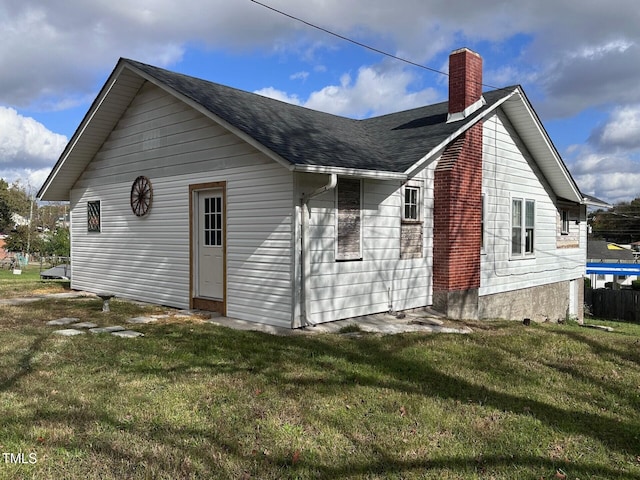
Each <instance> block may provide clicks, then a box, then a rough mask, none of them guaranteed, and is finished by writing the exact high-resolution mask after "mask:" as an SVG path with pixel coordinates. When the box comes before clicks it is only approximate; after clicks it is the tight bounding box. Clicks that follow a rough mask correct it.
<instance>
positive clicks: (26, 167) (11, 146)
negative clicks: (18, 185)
mask: <svg viewBox="0 0 640 480" xmlns="http://www.w3.org/2000/svg"><path fill="white" fill-rule="evenodd" d="M66 144H67V138H66V137H65V136H64V135H59V134H56V133H53V132H51V131H49V130H48V129H47V128H46V127H45V126H44V125H42V124H41V123H39V122H37V121H35V120H34V119H33V118H29V117H24V116H22V115H20V114H18V112H16V111H15V110H14V109H12V108H5V107H0V175H1V176H2V177H3V178H5V179H9V180H16V179H21V180H23V181H27V180H28V181H30V182H31V184H32V185H36V182H38V181H41V180H44V178H42V179H41V177H42V172H43V171H49V170H50V168H51V166H53V164H54V163H55V161H56V160H57V159H58V157H59V155H60V153H61V152H62V150H63V149H64V147H65V145H66ZM38 185H39V184H38Z"/></svg>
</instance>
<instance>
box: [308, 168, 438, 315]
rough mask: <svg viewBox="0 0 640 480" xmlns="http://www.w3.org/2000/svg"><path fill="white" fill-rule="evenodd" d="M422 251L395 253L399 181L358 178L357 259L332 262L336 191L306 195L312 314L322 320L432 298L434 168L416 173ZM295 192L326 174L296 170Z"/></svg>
mask: <svg viewBox="0 0 640 480" xmlns="http://www.w3.org/2000/svg"><path fill="white" fill-rule="evenodd" d="M420 176H421V178H425V177H427V176H428V177H430V178H431V181H424V184H425V185H426V186H425V188H424V189H423V190H424V191H423V192H422V193H423V195H422V198H421V209H422V212H423V214H424V224H423V228H424V235H423V236H424V238H425V241H424V254H423V255H422V256H421V257H420V258H411V259H401V258H400V239H401V235H400V231H401V222H402V209H403V206H404V197H403V195H404V189H403V187H402V185H401V184H400V182H391V181H381V180H368V179H366V180H362V260H361V261H357V262H336V261H335V260H336V258H335V242H336V235H335V228H336V218H335V212H336V208H335V193H334V192H327V193H324V194H322V195H320V196H318V197H315V198H314V199H312V200H311V202H310V204H309V206H310V211H311V217H310V229H309V236H310V257H311V272H310V274H311V275H310V279H309V282H310V287H311V288H310V303H311V305H310V306H311V310H310V313H311V320H312V321H313V322H325V321H330V320H335V319H341V318H350V317H355V316H359V315H366V314H371V313H379V312H386V311H388V310H390V309H391V310H404V309H407V308H418V307H423V306H427V305H430V304H431V296H432V273H431V269H432V261H431V256H432V255H431V252H432V249H433V242H432V238H433V234H432V231H433V225H432V217H433V216H432V215H431V212H432V211H433V188H432V185H433V181H432V179H433V168H432V167H428V169H427V170H426V171H424V172H422V173H421V174H420ZM297 177H298V195H297V196H301V194H302V193H309V192H311V191H313V190H315V189H316V188H317V187H319V186H321V185H323V184H326V175H318V176H314V175H311V174H298V175H297Z"/></svg>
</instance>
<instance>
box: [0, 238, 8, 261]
mask: <svg viewBox="0 0 640 480" xmlns="http://www.w3.org/2000/svg"><path fill="white" fill-rule="evenodd" d="M5 238H7V237H6V235H2V234H0V260H4V259H5V258H7V257H8V256H9V252H7V249H6V242H5Z"/></svg>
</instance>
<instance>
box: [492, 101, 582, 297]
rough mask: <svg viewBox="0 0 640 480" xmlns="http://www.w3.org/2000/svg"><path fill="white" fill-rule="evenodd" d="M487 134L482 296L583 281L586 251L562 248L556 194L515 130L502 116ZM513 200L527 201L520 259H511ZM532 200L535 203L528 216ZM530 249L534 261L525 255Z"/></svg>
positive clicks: (494, 117) (513, 257) (524, 209)
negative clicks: (551, 284) (552, 194)
mask: <svg viewBox="0 0 640 480" xmlns="http://www.w3.org/2000/svg"><path fill="white" fill-rule="evenodd" d="M483 130H484V145H483V174H482V179H483V180H482V182H483V185H482V190H483V192H484V193H485V200H484V207H485V214H484V229H485V241H484V251H483V252H484V255H482V258H481V275H482V278H481V286H480V292H479V293H480V295H488V294H493V293H500V292H506V291H510V290H518V289H522V288H528V287H533V286H537V285H543V284H547V283H553V282H560V281H566V280H572V279H575V278H579V277H580V276H581V275H582V274H583V273H584V258H585V254H586V253H585V251H584V250H585V248H584V247H581V248H576V249H572V250H567V249H564V250H559V249H558V248H557V241H556V240H557V231H558V226H557V220H556V219H557V217H558V209H557V205H556V201H557V199H556V198H554V197H553V196H550V193H549V192H551V191H552V189H551V188H550V187H549V185H548V184H547V183H546V181H545V180H544V177H543V176H542V174H541V172H540V170H539V169H538V167H537V165H536V163H535V162H534V161H533V159H532V157H531V155H530V154H529V152H528V150H527V149H526V147H525V146H524V145H523V144H522V142H521V141H520V140H519V139H518V136H517V133H516V132H515V130H514V128H513V127H512V126H511V125H510V123H509V122H508V120H507V119H506V117H505V116H504V115H503V114H502V113H501V112H500V113H497V114H495V115H492V116H491V117H490V118H488V119H487V120H485V122H484V124H483ZM514 199H521V200H522V212H521V217H520V218H521V220H520V222H521V226H520V229H521V230H520V232H521V233H520V235H521V236H522V238H521V239H520V248H521V250H522V253H521V254H520V255H519V256H518V255H513V254H512V236H513V230H512V227H513V224H512V220H513V219H512V214H513V210H512V201H513V200H514ZM527 200H528V201H530V202H532V203H530V204H529V205H530V206H529V215H527V203H526V201H527ZM579 228H584V226H583V225H580V227H579ZM527 232H528V233H529V235H530V239H529V240H530V241H529V242H527V241H526V236H527ZM583 234H585V232H584V230H582V231H581V234H580V235H581V236H582V235H583ZM527 248H529V250H531V251H533V252H535V255H531V254H525V252H526V250H527Z"/></svg>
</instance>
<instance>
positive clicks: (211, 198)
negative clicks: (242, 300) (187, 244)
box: [195, 190, 225, 300]
mask: <svg viewBox="0 0 640 480" xmlns="http://www.w3.org/2000/svg"><path fill="white" fill-rule="evenodd" d="M196 195H197V197H198V198H197V205H198V211H197V222H196V223H197V226H196V232H195V233H196V235H195V236H196V238H197V241H196V243H197V247H196V252H197V259H196V277H197V278H196V282H195V285H196V288H197V292H196V296H198V297H202V298H211V299H216V300H222V299H223V297H224V280H223V279H224V244H223V242H224V238H225V235H224V228H225V226H224V211H223V209H224V201H223V193H222V190H207V191H200V192H196Z"/></svg>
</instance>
